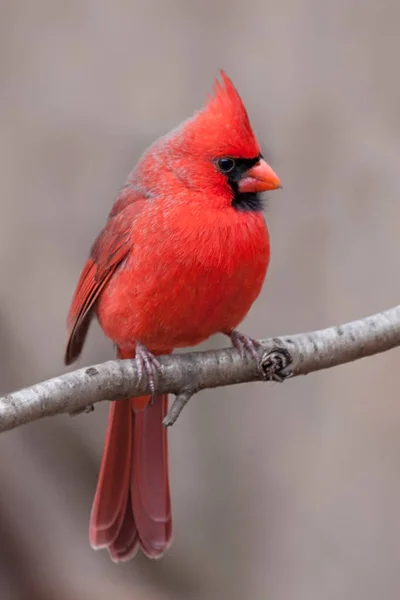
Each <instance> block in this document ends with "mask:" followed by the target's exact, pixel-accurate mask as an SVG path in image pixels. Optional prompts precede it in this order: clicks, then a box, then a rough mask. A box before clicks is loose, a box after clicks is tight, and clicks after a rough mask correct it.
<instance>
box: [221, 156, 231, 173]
mask: <svg viewBox="0 0 400 600" xmlns="http://www.w3.org/2000/svg"><path fill="white" fill-rule="evenodd" d="M217 166H218V169H219V170H220V171H222V172H223V173H230V172H231V171H232V170H233V169H234V168H235V161H234V160H233V158H219V159H218V160H217Z"/></svg>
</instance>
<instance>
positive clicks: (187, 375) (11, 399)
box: [0, 305, 400, 432]
mask: <svg viewBox="0 0 400 600" xmlns="http://www.w3.org/2000/svg"><path fill="white" fill-rule="evenodd" d="M397 346H400V305H399V306H396V307H394V308H391V309H389V310H387V311H384V312H381V313H377V314H375V315H372V316H370V317H366V318H365V319H361V320H358V321H352V322H350V323H346V324H344V325H340V326H335V327H329V328H327V329H321V330H318V331H313V332H310V333H302V334H296V335H292V336H282V337H275V338H270V339H267V340H261V341H260V350H259V355H260V363H259V365H257V364H256V363H255V361H253V360H252V359H251V358H250V357H244V358H242V357H241V356H240V353H239V352H238V351H237V350H236V349H234V348H228V349H222V350H209V351H206V352H190V353H187V354H180V355H173V356H162V357H157V358H158V359H159V360H160V362H161V364H162V365H163V369H164V372H163V376H162V377H161V378H160V379H159V381H158V382H157V390H156V391H157V393H173V394H175V395H176V396H177V400H176V402H177V404H176V403H175V404H173V406H172V407H171V409H170V412H169V414H168V415H167V418H166V420H165V422H164V424H165V425H171V424H172V423H174V422H175V421H176V418H177V416H178V415H179V413H180V411H181V410H182V408H183V406H184V405H185V404H186V403H187V401H188V399H189V398H190V397H191V396H192V395H193V394H194V393H196V392H198V391H200V390H203V389H205V388H215V387H220V386H226V385H233V384H237V383H246V382H249V381H262V380H272V379H274V380H277V381H283V380H284V379H286V378H287V377H295V376H297V375H307V374H308V373H311V372H313V371H320V370H321V369H328V368H331V367H334V366H337V365H340V364H345V363H348V362H351V361H354V360H357V359H359V358H364V357H365V356H371V355H373V354H378V353H380V352H385V351H386V350H390V349H391V348H395V347H397ZM148 393H149V388H148V385H147V382H146V381H144V380H142V381H141V380H140V379H139V376H138V369H137V367H136V363H135V360H111V361H108V362H106V363H103V364H100V365H94V366H91V367H85V368H83V369H79V370H77V371H73V372H70V373H66V374H64V375H60V376H58V377H54V378H53V379H49V380H47V381H44V382H42V383H38V384H36V385H33V386H32V387H28V388H25V389H22V390H20V391H18V392H14V393H12V394H8V395H7V396H4V397H3V398H0V432H2V431H7V430H10V429H13V428H15V427H18V426H19V425H23V424H24V423H30V422H32V421H36V420H38V419H40V418H42V417H48V416H51V415H55V414H59V413H73V412H81V411H82V409H85V407H87V406H88V405H92V404H95V403H96V402H101V401H103V400H111V399H112V400H121V399H123V398H129V397H132V396H143V395H146V394H148Z"/></svg>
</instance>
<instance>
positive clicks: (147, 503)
mask: <svg viewBox="0 0 400 600" xmlns="http://www.w3.org/2000/svg"><path fill="white" fill-rule="evenodd" d="M137 400H138V399H137V398H135V399H131V400H128V401H119V402H112V403H111V408H110V415H109V423H108V427H107V433H106V441H105V447H104V454H103V459H102V464H101V468H100V475H99V481H98V484H97V490H96V494H95V498H94V502H93V508H92V514H91V519H90V542H91V545H92V547H93V548H102V547H106V548H108V550H109V552H110V555H111V558H112V560H114V561H117V562H118V561H126V560H129V559H130V558H132V557H133V556H134V554H135V553H136V552H137V549H138V547H139V546H140V547H141V548H142V550H143V552H144V553H145V554H146V555H147V556H149V557H151V558H158V557H160V556H161V555H162V554H163V553H164V552H165V550H166V549H167V548H168V546H169V545H170V543H171V537H172V517H171V501H170V492H169V479H168V448H167V434H166V430H165V428H164V427H163V425H162V420H163V418H164V416H165V414H166V411H167V402H168V400H167V396H160V397H157V398H155V400H154V403H148V404H147V406H146V407H145V408H144V409H143V410H140V411H138V412H134V406H135V405H136V406H138V405H139V406H141V405H143V404H144V402H137ZM140 400H142V399H140Z"/></svg>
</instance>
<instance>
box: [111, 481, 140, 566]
mask: <svg viewBox="0 0 400 600" xmlns="http://www.w3.org/2000/svg"><path fill="white" fill-rule="evenodd" d="M131 503H132V500H131V494H130V492H129V494H128V498H127V506H126V508H125V514H124V519H123V521H122V523H121V525H120V529H119V531H118V536H117V538H116V539H115V540H114V542H113V543H112V544H111V545H110V546H109V547H108V551H109V553H110V556H111V558H112V560H113V561H114V562H120V561H128V560H130V559H131V558H133V557H134V556H135V554H136V552H137V551H138V548H139V535H138V530H137V527H136V524H135V521H134V520H133V512H132V510H131Z"/></svg>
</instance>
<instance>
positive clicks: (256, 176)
mask: <svg viewBox="0 0 400 600" xmlns="http://www.w3.org/2000/svg"><path fill="white" fill-rule="evenodd" d="M238 186H239V190H240V191H241V192H266V191H267V190H277V189H279V188H281V187H282V186H281V182H280V179H279V177H278V175H277V174H276V173H275V171H273V170H272V169H271V167H270V166H269V165H268V164H267V163H266V162H265V160H264V159H262V158H261V159H260V160H259V161H258V163H257V164H256V165H254V167H252V168H251V169H249V170H248V171H246V173H245V174H244V176H243V178H242V179H241V180H240V181H239V182H238Z"/></svg>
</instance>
